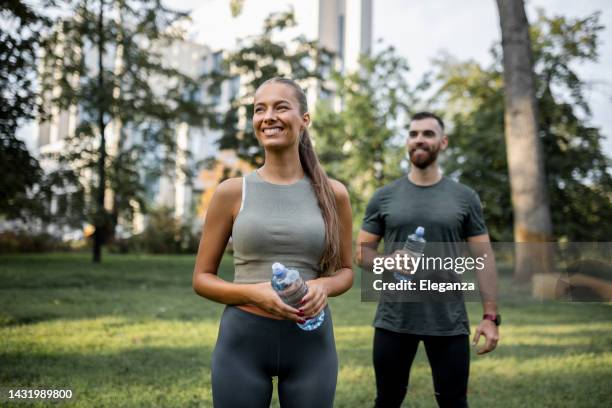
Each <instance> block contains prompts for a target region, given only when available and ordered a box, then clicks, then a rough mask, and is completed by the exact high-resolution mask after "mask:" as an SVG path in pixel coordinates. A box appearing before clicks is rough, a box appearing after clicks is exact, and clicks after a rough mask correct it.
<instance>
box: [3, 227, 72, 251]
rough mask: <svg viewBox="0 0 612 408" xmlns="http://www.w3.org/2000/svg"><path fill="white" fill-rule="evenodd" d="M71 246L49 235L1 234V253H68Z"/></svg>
mask: <svg viewBox="0 0 612 408" xmlns="http://www.w3.org/2000/svg"><path fill="white" fill-rule="evenodd" d="M70 249H71V248H70V245H69V244H68V243H66V242H63V241H60V240H58V239H57V238H56V237H54V236H52V235H50V234H47V233H32V232H28V231H24V230H18V231H5V232H0V253H3V254H10V253H23V252H32V253H40V252H51V251H67V250H70Z"/></svg>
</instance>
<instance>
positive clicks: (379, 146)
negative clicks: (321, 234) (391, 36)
mask: <svg viewBox="0 0 612 408" xmlns="http://www.w3.org/2000/svg"><path fill="white" fill-rule="evenodd" d="M360 66H361V69H360V70H359V71H358V72H353V73H349V74H347V75H341V74H340V73H335V74H334V75H333V76H332V78H333V83H334V84H335V86H334V88H335V97H337V98H339V100H340V101H341V103H342V109H341V110H340V111H339V112H338V111H336V110H334V109H333V106H332V103H333V102H334V100H333V99H327V100H322V101H321V103H319V104H318V106H317V109H316V111H315V113H314V117H313V122H312V123H313V125H312V130H313V139H314V140H315V142H316V149H317V152H318V154H319V157H320V159H321V163H322V164H323V166H324V167H325V169H326V171H327V173H328V174H329V175H330V176H331V177H333V178H337V179H339V180H340V181H342V182H343V183H344V184H346V185H347V186H348V190H349V192H350V194H351V204H352V207H353V213H354V214H355V216H356V219H360V217H361V216H362V215H363V213H364V212H365V205H366V204H367V201H368V199H369V198H370V197H371V196H372V194H373V193H374V191H375V189H376V188H378V187H380V186H382V185H383V184H385V183H388V182H390V181H392V180H394V179H396V178H398V177H400V176H401V174H402V173H403V171H402V169H401V167H400V163H401V161H402V159H404V158H405V154H406V151H405V145H404V143H405V138H403V137H402V136H401V133H402V131H403V128H404V126H405V122H406V120H407V119H408V116H409V114H410V113H411V112H412V110H413V109H414V107H415V105H416V104H417V97H416V94H417V93H418V91H419V90H420V88H419V87H417V89H410V87H409V85H408V83H407V82H406V75H407V73H408V71H409V68H408V64H407V62H406V61H405V60H404V59H403V58H401V57H399V56H398V55H396V53H395V49H394V48H393V47H387V48H385V49H383V50H382V51H380V52H379V53H378V54H376V55H374V56H371V57H370V56H366V55H364V56H362V57H361V59H360ZM423 86H425V83H423V84H422V85H421V87H423Z"/></svg>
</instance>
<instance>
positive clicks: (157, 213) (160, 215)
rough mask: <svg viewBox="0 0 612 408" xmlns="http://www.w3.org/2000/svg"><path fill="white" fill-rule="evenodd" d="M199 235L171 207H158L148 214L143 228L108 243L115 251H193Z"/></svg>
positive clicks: (175, 252)
mask: <svg viewBox="0 0 612 408" xmlns="http://www.w3.org/2000/svg"><path fill="white" fill-rule="evenodd" d="M198 243H199V235H198V234H194V233H193V232H192V230H191V224H190V223H188V222H186V223H181V222H180V220H178V219H176V218H175V217H174V215H173V212H172V209H170V208H167V207H160V208H157V209H155V210H152V211H151V212H149V214H148V222H147V227H146V228H145V230H144V231H143V232H142V233H141V234H138V235H133V236H131V237H129V238H121V239H116V240H114V241H113V242H112V244H110V245H109V250H110V251H111V252H115V253H122V254H123V253H128V252H146V253H152V254H180V253H195V252H197V250H198Z"/></svg>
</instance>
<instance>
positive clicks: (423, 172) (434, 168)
mask: <svg viewBox="0 0 612 408" xmlns="http://www.w3.org/2000/svg"><path fill="white" fill-rule="evenodd" d="M441 178H442V173H441V172H440V168H439V167H438V164H437V163H432V164H430V165H429V166H427V167H426V168H424V169H419V168H418V167H417V166H415V165H414V164H413V165H412V166H411V168H410V173H408V180H410V181H411V182H412V183H414V184H416V185H417V186H431V185H434V184H436V183H437V182H438V181H440V179H441Z"/></svg>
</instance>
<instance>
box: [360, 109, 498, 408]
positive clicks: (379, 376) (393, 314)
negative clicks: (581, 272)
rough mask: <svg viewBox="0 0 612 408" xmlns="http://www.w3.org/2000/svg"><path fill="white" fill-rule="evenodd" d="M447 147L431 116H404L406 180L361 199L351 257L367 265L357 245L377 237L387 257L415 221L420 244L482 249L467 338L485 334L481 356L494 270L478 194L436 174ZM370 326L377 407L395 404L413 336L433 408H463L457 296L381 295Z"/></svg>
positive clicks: (464, 323)
mask: <svg viewBox="0 0 612 408" xmlns="http://www.w3.org/2000/svg"><path fill="white" fill-rule="evenodd" d="M447 146H448V138H447V136H446V134H445V133H444V123H443V122H442V120H441V119H440V118H439V117H438V116H436V115H434V114H432V113H430V112H420V113H417V114H416V115H414V116H413V117H412V120H411V123H410V130H409V136H408V139H407V142H406V147H407V150H408V153H409V156H410V161H411V170H410V172H409V174H408V176H407V177H402V178H401V179H398V180H396V181H394V182H392V183H390V184H388V185H385V186H383V187H382V188H380V189H378V190H377V191H376V192H375V194H374V196H373V197H372V199H371V200H370V202H369V203H368V206H367V209H366V214H365V216H364V220H363V224H362V229H361V231H360V233H359V237H358V242H359V243H361V244H362V245H363V246H362V245H359V248H358V250H357V261H358V263H360V264H362V266H364V268H367V267H368V266H370V265H371V264H372V254H373V251H368V250H366V249H364V248H367V247H368V246H370V247H371V246H372V245H374V246H376V245H377V244H378V242H380V240H381V238H382V239H384V241H385V253H387V254H388V253H389V252H391V250H392V249H393V248H392V247H391V245H393V244H394V243H399V242H403V241H405V240H406V237H407V236H408V235H410V234H412V233H413V232H414V231H415V229H416V227H418V226H423V227H424V228H425V238H426V240H427V241H428V242H442V243H453V242H462V241H467V242H468V245H469V246H470V249H472V251H473V252H474V255H476V253H478V254H480V255H483V254H485V253H486V254H487V255H488V256H486V257H485V259H486V261H485V268H484V271H485V272H484V273H480V274H479V275H478V283H479V287H480V291H481V295H485V296H484V297H483V309H484V315H483V320H482V321H481V322H480V324H479V325H478V328H477V329H476V333H475V336H474V345H476V344H477V343H478V340H479V338H480V336H481V335H482V336H483V337H485V338H486V342H485V344H484V346H483V347H482V348H481V349H480V350H478V354H484V353H488V352H490V351H492V350H493V349H494V348H495V347H496V345H497V342H498V340H499V334H498V328H497V325H498V324H499V322H500V317H499V315H498V314H497V306H496V292H495V291H496V289H495V286H496V275H497V272H496V270H495V261H494V256H493V254H492V252H491V251H490V244H489V235H488V233H487V229H486V226H485V223H484V220H483V217H482V209H481V205H480V200H479V198H478V195H477V194H476V192H474V190H472V189H470V188H469V187H467V186H464V185H462V184H460V183H457V182H455V181H453V180H451V179H450V178H447V177H445V176H443V175H442V174H441V171H440V169H439V167H438V163H437V158H438V153H439V152H441V151H443V150H444V149H446V147H447ZM364 244H365V245H364ZM450 245H456V244H450ZM366 252H367V253H366ZM391 256H393V254H392V255H391ZM374 327H375V334H374V346H373V360H374V370H375V372H376V388H377V394H376V406H377V407H383V408H390V407H399V406H400V405H401V404H402V401H403V399H404V397H405V395H406V391H407V387H408V378H409V374H410V368H411V365H412V361H413V359H414V356H415V354H416V352H417V348H418V345H419V342H420V341H423V343H424V345H425V351H426V353H427V358H428V360H429V364H430V366H431V370H432V375H433V382H434V390H435V396H436V400H437V402H438V405H439V406H440V407H467V384H468V374H469V361H470V350H469V323H468V318H467V312H466V309H465V303H464V301H463V300H462V298H461V299H460V300H455V301H446V302H428V301H421V302H388V301H384V300H381V301H380V302H379V304H378V308H377V311H376V317H375V319H374Z"/></svg>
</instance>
